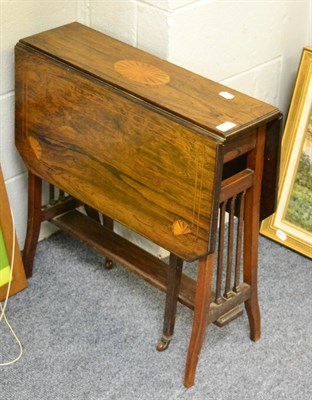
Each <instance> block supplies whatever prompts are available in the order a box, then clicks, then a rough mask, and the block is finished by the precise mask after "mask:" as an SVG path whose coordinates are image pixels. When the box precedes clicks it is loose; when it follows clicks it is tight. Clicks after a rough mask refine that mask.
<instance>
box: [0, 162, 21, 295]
mask: <svg viewBox="0 0 312 400" xmlns="http://www.w3.org/2000/svg"><path fill="white" fill-rule="evenodd" d="M0 227H1V230H2V235H3V239H4V245H5V248H6V252H7V254H8V258H9V261H11V255H12V251H13V248H15V252H14V268H13V277H12V282H11V287H10V293H9V295H10V296H12V295H13V294H15V293H17V292H19V291H21V290H23V289H25V288H26V287H27V280H26V276H25V271H24V266H23V262H22V257H21V253H20V250H19V246H18V243H17V240H16V233H15V231H14V227H13V223H12V218H11V212H10V205H9V199H8V196H7V193H6V190H5V184H4V179H3V175H2V171H1V167H0ZM14 240H15V246H14V245H13V242H14ZM10 267H11V268H12V266H11V265H10ZM7 290H8V284H5V285H3V286H1V287H0V301H3V300H5V298H6V295H7Z"/></svg>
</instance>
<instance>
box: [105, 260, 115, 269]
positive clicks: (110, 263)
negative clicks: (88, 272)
mask: <svg viewBox="0 0 312 400" xmlns="http://www.w3.org/2000/svg"><path fill="white" fill-rule="evenodd" d="M113 265H114V263H113V261H112V260H105V262H104V268H105V269H112V268H113Z"/></svg>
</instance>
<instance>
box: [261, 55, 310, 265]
mask: <svg viewBox="0 0 312 400" xmlns="http://www.w3.org/2000/svg"><path fill="white" fill-rule="evenodd" d="M280 172H281V173H280V181H279V183H280V185H279V194H278V202H277V208H276V211H275V213H274V214H273V215H271V216H270V217H269V218H267V219H265V220H264V221H263V222H262V224H261V228H260V233H261V234H262V235H264V236H267V237H269V238H270V239H273V240H275V241H276V242H279V243H281V244H283V245H284V246H287V247H289V248H291V249H293V250H295V251H297V252H299V253H301V254H303V255H305V256H307V257H310V258H311V257H312V201H311V193H312V191H311V189H312V188H311V185H312V183H311V180H312V47H305V48H304V49H303V52H302V57H301V61H300V65H299V70H298V75H297V79H296V83H295V88H294V92H293V97H292V100H291V104H290V109H289V114H288V117H287V121H286V126H285V130H284V136H283V140H282V154H281V171H280Z"/></svg>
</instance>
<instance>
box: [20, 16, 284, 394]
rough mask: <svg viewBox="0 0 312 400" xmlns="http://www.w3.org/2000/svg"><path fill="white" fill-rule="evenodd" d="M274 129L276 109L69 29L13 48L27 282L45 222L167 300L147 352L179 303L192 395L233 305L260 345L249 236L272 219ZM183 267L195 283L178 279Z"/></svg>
mask: <svg viewBox="0 0 312 400" xmlns="http://www.w3.org/2000/svg"><path fill="white" fill-rule="evenodd" d="M280 122H281V114H280V112H279V110H278V109H277V108H275V107H273V106H270V105H268V104H265V103H263V102H261V101H258V100H256V99H253V98H251V97H249V96H246V95H244V94H242V93H239V92H237V91H235V90H232V89H229V88H226V87H225V86H222V85H220V84H218V83H216V82H213V81H211V80H208V79H205V78H203V77H201V76H198V75H196V74H194V73H191V72H189V71H187V70H184V69H182V68H180V67H177V66H175V65H173V64H170V63H168V62H165V61H163V60H160V59H159V58H157V57H154V56H152V55H150V54H148V53H146V52H143V51H140V50H138V49H136V48H134V47H131V46H129V45H126V44H124V43H122V42H120V41H118V40H115V39H112V38H110V37H108V36H106V35H104V34H102V33H99V32H96V31H94V30H92V29H90V28H88V27H86V26H84V25H81V24H79V23H72V24H69V25H66V26H62V27H59V28H56V29H52V30H50V31H47V32H43V33H40V34H37V35H34V36H31V37H28V38H26V39H23V40H20V42H19V43H18V44H17V45H16V146H17V148H18V150H19V152H20V154H21V156H22V158H23V160H24V162H25V163H26V165H27V167H28V170H29V196H28V230H27V237H26V244H25V249H24V255H23V257H24V265H25V268H26V272H27V275H28V277H30V276H31V274H32V264H33V259H34V255H35V250H36V244H37V240H38V235H39V231H40V225H41V222H42V221H46V220H49V221H50V222H52V223H53V224H55V225H57V226H58V227H59V228H61V229H63V230H65V231H67V232H69V233H71V234H72V235H74V236H76V237H77V238H78V239H80V240H82V241H84V242H85V243H87V244H89V245H90V246H91V247H93V248H94V249H96V250H97V251H99V252H100V253H101V254H103V255H104V256H105V257H106V267H107V268H109V267H110V266H111V263H112V262H116V263H118V264H121V265H123V266H126V267H128V268H130V269H131V270H133V271H134V272H135V273H137V274H138V275H140V276H141V277H143V279H145V280H146V281H148V282H150V283H151V284H153V285H155V286H156V287H158V288H159V289H161V290H163V291H165V292H166V307H165V316H164V330H163V337H162V339H161V341H160V343H159V344H158V345H157V348H158V350H164V349H165V348H166V347H167V346H168V344H169V342H170V340H171V338H172V335H173V330H174V323H175V315H176V306H177V301H180V302H181V303H182V304H184V305H186V306H187V307H190V308H191V309H194V320H193V328H192V334H191V338H190V345H189V349H188V355H187V362H186V368H185V380H184V384H185V386H187V387H189V386H192V385H193V383H194V379H195V370H196V365H197V361H198V357H199V353H200V350H201V347H202V343H203V340H204V336H205V332H206V328H207V325H208V324H209V323H212V322H214V323H216V324H217V325H219V326H223V325H224V324H225V323H227V322H229V321H230V320H232V319H233V318H235V317H236V316H237V315H239V314H240V313H241V308H240V306H239V305H240V304H241V303H244V304H245V307H246V310H247V315H248V319H249V325H250V337H251V339H252V340H255V341H256V340H258V339H259V337H260V314H259V305H258V298H257V264H258V260H257V258H258V231H259V221H260V220H261V219H262V218H265V217H267V216H268V215H270V214H271V213H272V212H273V211H274V207H275V198H276V189H277V188H276V182H277V170H278V160H279V143H280V137H279V136H280V125H281V124H280ZM42 180H45V181H47V182H48V183H49V184H50V186H49V187H50V200H49V202H48V204H45V205H42V199H41V194H42V193H41V192H42ZM55 188H57V189H55ZM81 206H84V208H85V211H86V213H82V212H81ZM226 215H228V228H227V229H225V225H226V224H225V220H226ZM114 221H118V222H119V223H121V224H123V225H124V226H126V227H127V228H129V229H131V230H133V231H135V232H137V233H139V234H141V235H142V236H144V237H146V238H147V239H149V240H151V241H152V242H154V243H156V244H158V245H159V246H161V247H163V248H165V249H166V250H168V251H169V252H170V260H169V265H167V264H166V263H164V262H163V261H161V260H159V259H157V258H156V257H154V256H152V255H151V254H149V253H147V252H146V251H144V250H143V249H140V248H139V247H137V246H135V245H134V244H132V243H130V242H128V241H127V240H126V239H124V238H122V237H120V236H118V235H117V234H116V233H115V232H114V229H113V224H114ZM224 253H225V256H224ZM194 260H198V273H197V279H196V281H194V280H192V279H191V278H189V277H188V276H186V275H184V274H182V266H183V261H194ZM214 269H215V272H214ZM214 273H215V284H214V285H213V284H212V281H213V274H214ZM212 286H214V287H215V288H214V289H213V288H212Z"/></svg>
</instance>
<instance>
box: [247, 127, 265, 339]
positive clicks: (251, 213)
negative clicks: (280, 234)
mask: <svg viewBox="0 0 312 400" xmlns="http://www.w3.org/2000/svg"><path fill="white" fill-rule="evenodd" d="M264 144H265V127H260V128H259V130H258V134H257V145H256V147H255V149H254V150H253V151H251V152H250V153H249V154H248V157H247V168H251V169H253V170H254V171H255V175H254V185H253V186H252V187H251V188H250V189H249V190H248V191H247V193H246V201H245V218H244V221H245V225H244V282H246V283H248V284H249V285H250V287H251V295H250V298H249V299H248V300H247V301H246V302H245V308H246V311H247V316H248V321H249V327H250V339H251V340H253V341H255V342H256V341H257V340H259V339H260V335H261V321H260V308H259V302H258V241H259V215H260V214H259V213H260V198H261V181H262V172H263V154H264Z"/></svg>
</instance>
